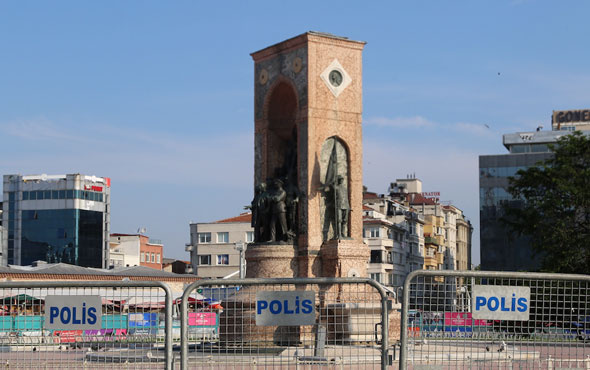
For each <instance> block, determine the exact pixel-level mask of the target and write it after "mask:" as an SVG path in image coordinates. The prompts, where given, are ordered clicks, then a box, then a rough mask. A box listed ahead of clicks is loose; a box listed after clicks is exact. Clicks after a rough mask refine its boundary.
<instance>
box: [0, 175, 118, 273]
mask: <svg viewBox="0 0 590 370" xmlns="http://www.w3.org/2000/svg"><path fill="white" fill-rule="evenodd" d="M3 199H4V212H3V214H2V217H3V223H4V224H5V225H6V232H5V233H4V235H3V237H2V240H1V241H2V243H1V248H0V261H1V262H2V263H1V264H2V265H3V266H6V265H30V264H32V263H33V262H35V261H46V262H48V263H68V264H73V265H78V266H84V267H97V268H104V267H106V266H107V263H106V261H108V253H109V234H110V214H109V200H110V179H108V178H97V177H95V176H84V175H80V174H74V175H57V176H47V175H42V176H21V175H5V176H4V198H3Z"/></svg>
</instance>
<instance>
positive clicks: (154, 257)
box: [152, 253, 156, 263]
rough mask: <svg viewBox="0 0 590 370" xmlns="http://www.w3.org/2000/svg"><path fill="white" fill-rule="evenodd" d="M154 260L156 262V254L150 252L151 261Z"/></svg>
mask: <svg viewBox="0 0 590 370" xmlns="http://www.w3.org/2000/svg"><path fill="white" fill-rule="evenodd" d="M155 262H156V254H155V253H152V263H155Z"/></svg>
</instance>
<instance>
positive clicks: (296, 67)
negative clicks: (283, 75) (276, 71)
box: [293, 57, 303, 73]
mask: <svg viewBox="0 0 590 370" xmlns="http://www.w3.org/2000/svg"><path fill="white" fill-rule="evenodd" d="M302 67H303V61H302V60H301V58H299V57H297V58H295V59H293V72H295V73H299V72H301V68H302Z"/></svg>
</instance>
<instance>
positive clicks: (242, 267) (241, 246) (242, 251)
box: [235, 241, 246, 279]
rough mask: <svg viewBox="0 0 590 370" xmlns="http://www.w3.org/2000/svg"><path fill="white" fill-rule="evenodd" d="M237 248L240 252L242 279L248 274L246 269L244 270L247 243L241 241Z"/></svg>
mask: <svg viewBox="0 0 590 370" xmlns="http://www.w3.org/2000/svg"><path fill="white" fill-rule="evenodd" d="M235 248H236V250H237V251H238V252H240V279H243V278H244V277H245V275H246V274H245V272H246V271H244V270H245V269H244V251H245V250H246V243H244V242H242V241H239V242H237V243H236V245H235Z"/></svg>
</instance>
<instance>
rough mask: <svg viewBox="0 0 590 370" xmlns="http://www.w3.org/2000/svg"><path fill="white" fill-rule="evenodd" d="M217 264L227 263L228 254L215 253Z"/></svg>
mask: <svg viewBox="0 0 590 370" xmlns="http://www.w3.org/2000/svg"><path fill="white" fill-rule="evenodd" d="M217 264H218V265H229V254H218V255H217Z"/></svg>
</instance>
